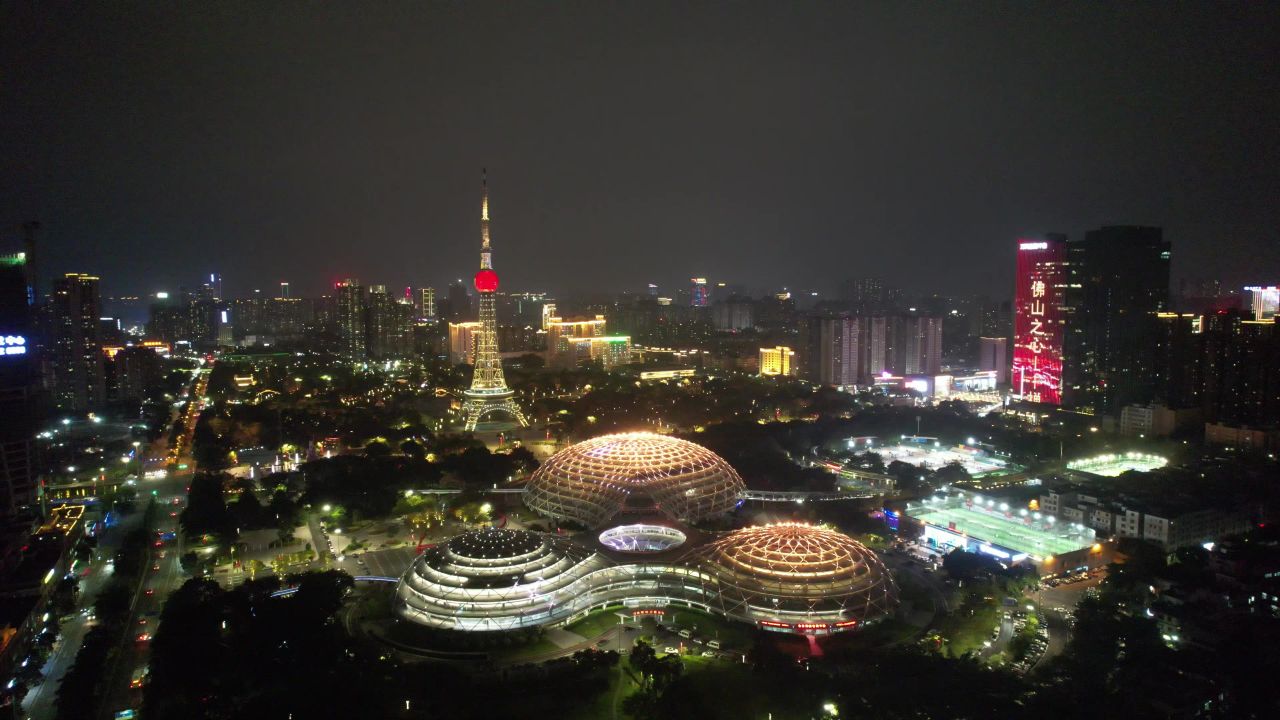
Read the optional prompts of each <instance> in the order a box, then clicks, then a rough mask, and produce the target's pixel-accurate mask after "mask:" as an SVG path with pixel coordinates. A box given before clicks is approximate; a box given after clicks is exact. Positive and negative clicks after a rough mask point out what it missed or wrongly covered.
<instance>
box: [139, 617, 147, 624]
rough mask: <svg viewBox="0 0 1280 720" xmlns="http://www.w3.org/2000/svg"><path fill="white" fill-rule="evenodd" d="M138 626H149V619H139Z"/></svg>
mask: <svg viewBox="0 0 1280 720" xmlns="http://www.w3.org/2000/svg"><path fill="white" fill-rule="evenodd" d="M138 624H139V625H146V624H147V619H146V618H139V619H138Z"/></svg>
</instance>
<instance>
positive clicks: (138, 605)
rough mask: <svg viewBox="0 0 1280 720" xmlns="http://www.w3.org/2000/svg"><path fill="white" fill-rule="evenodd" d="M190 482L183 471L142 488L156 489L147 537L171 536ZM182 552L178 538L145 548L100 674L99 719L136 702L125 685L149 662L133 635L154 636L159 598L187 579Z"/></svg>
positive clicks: (143, 644) (135, 695)
mask: <svg viewBox="0 0 1280 720" xmlns="http://www.w3.org/2000/svg"><path fill="white" fill-rule="evenodd" d="M190 480H191V475H190V474H189V473H183V474H174V475H172V476H170V477H167V478H165V479H163V480H155V481H149V485H148V488H147V489H148V491H151V490H155V491H156V499H157V502H158V504H159V508H158V512H157V513H156V517H155V520H154V522H153V523H152V526H151V528H149V530H152V531H153V533H152V537H153V538H155V537H156V535H155V531H159V532H174V533H177V530H178V519H177V517H173V516H171V515H170V513H173V514H175V515H176V514H177V513H180V512H181V511H182V508H183V507H184V506H185V503H186V486H187V483H188V482H190ZM175 501H177V502H176V504H175ZM157 542H159V543H161V545H160V547H156V546H155V543H157ZM182 552H183V550H182V538H181V534H177V537H176V538H175V539H174V540H170V541H161V540H159V539H158V538H156V539H155V540H153V544H152V546H151V547H150V548H149V550H148V553H147V563H146V564H145V565H144V570H143V578H142V582H141V583H140V584H139V587H138V589H137V591H136V593H135V594H134V598H133V605H132V609H131V611H130V615H129V620H128V623H127V627H129V628H130V630H129V632H127V633H126V634H125V637H124V638H123V639H122V641H121V644H120V647H119V648H118V651H117V653H116V654H115V656H114V657H113V659H112V660H110V661H108V666H107V669H106V671H105V672H104V675H103V683H104V687H105V692H104V695H103V698H104V699H103V709H102V712H101V713H100V715H101V716H103V717H111V716H112V714H114V713H115V712H117V711H119V710H124V709H126V708H131V707H137V704H138V702H139V701H140V700H141V693H140V691H138V690H136V689H133V688H130V687H129V685H130V682H131V681H132V680H133V677H134V673H135V672H136V671H138V670H140V669H142V668H145V667H146V665H147V662H148V661H149V659H150V645H149V642H147V641H145V640H144V641H139V639H138V636H139V635H146V636H150V634H151V633H154V632H155V630H156V625H157V624H158V623H159V622H160V611H161V610H162V609H164V603H165V600H167V599H168V597H169V594H170V593H172V592H173V591H174V590H177V589H178V588H180V587H182V584H183V583H184V582H186V579H187V576H186V573H185V572H184V571H183V570H182V564H181V562H180V560H179V558H180V557H181V555H182ZM156 568H158V569H156Z"/></svg>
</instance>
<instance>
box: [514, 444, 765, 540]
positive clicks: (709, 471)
mask: <svg viewBox="0 0 1280 720" xmlns="http://www.w3.org/2000/svg"><path fill="white" fill-rule="evenodd" d="M743 487H744V486H743V484H742V478H740V477H738V473H737V472H736V471H734V469H733V467H731V466H730V465H729V463H727V462H725V461H724V459H722V458H721V457H720V456H719V455H716V454H715V453H713V452H711V451H710V450H708V449H706V448H704V447H702V446H700V445H695V444H694V443H691V442H688V441H687V440H680V439H679V438H673V437H668V436H666V435H655V434H653V433H625V434H620V435H605V436H603V437H598V438H593V439H591V440H587V441H585V442H581V443H578V444H577V445H573V446H571V447H568V448H565V449H564V450H561V451H560V452H558V453H556V454H555V455H552V456H551V457H550V458H549V459H548V460H547V461H546V462H545V463H544V464H543V465H542V466H541V467H539V468H538V470H537V471H536V472H534V474H533V477H532V478H530V480H529V485H528V487H527V488H526V489H525V498H524V502H525V505H527V506H529V508H530V509H531V510H533V511H534V512H537V513H540V514H542V515H545V516H548V517H553V518H560V519H568V520H574V521H576V522H580V523H582V524H584V525H587V526H588V527H595V526H599V525H601V524H603V523H604V522H606V521H608V520H609V519H610V518H612V517H613V516H615V515H617V514H618V513H619V512H620V511H622V510H623V509H624V508H625V509H627V510H629V511H633V512H644V511H647V510H656V511H660V512H662V513H664V514H666V515H667V516H669V517H671V518H673V519H676V520H685V521H697V520H702V519H705V518H709V517H714V516H716V515H720V514H722V513H725V512H728V511H729V510H732V509H733V507H734V505H735V504H736V503H737V501H738V494H739V493H741V492H742V490H743Z"/></svg>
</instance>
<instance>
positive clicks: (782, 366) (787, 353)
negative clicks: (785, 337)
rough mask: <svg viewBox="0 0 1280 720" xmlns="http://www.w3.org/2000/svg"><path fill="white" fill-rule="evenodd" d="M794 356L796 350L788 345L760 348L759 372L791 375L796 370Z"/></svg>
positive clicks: (783, 375) (772, 374) (771, 374)
mask: <svg viewBox="0 0 1280 720" xmlns="http://www.w3.org/2000/svg"><path fill="white" fill-rule="evenodd" d="M795 358H796V351H795V350H792V349H791V348H789V347H784V346H782V345H778V346H775V347H771V348H760V374H761V375H769V376H781V377H792V376H794V375H795V374H796V370H797V367H796V361H795Z"/></svg>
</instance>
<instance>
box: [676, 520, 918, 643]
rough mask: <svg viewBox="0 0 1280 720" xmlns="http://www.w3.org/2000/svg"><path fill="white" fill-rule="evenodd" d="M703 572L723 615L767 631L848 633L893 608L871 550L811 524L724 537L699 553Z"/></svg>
mask: <svg viewBox="0 0 1280 720" xmlns="http://www.w3.org/2000/svg"><path fill="white" fill-rule="evenodd" d="M701 567H702V569H703V570H705V571H706V572H707V573H708V574H709V575H711V576H712V577H713V578H715V585H716V586H717V587H718V588H719V595H720V597H721V601H722V603H723V605H724V607H723V612H724V614H726V615H730V616H737V617H743V618H750V619H752V620H754V621H756V622H759V623H761V624H762V625H765V626H766V627H770V626H775V627H786V628H795V629H799V630H802V631H824V632H833V631H838V630H844V629H852V628H853V627H855V626H857V625H858V624H859V623H860V622H864V621H865V620H867V619H869V618H878V617H882V616H884V615H887V614H889V613H891V612H892V611H893V609H894V608H895V607H897V605H898V587H897V585H896V584H895V583H894V581H893V578H892V577H891V576H890V575H889V572H888V571H887V570H886V569H885V567H884V563H882V562H881V561H880V558H879V557H877V556H876V554H875V553H874V552H873V551H871V550H869V549H867V547H866V546H864V545H862V543H859V542H857V541H856V540H854V539H853V538H851V537H849V536H848V535H845V534H844V533H840V532H836V531H835V530H827V529H825V528H821V527H816V526H813V525H804V524H800V523H780V524H776V525H764V526H757V527H749V528H744V529H742V530H738V531H735V532H732V533H729V534H728V535H726V536H724V537H722V538H721V539H719V540H716V541H715V542H712V543H711V544H709V545H708V546H707V547H706V548H705V550H704V552H703V561H702V563H701Z"/></svg>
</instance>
